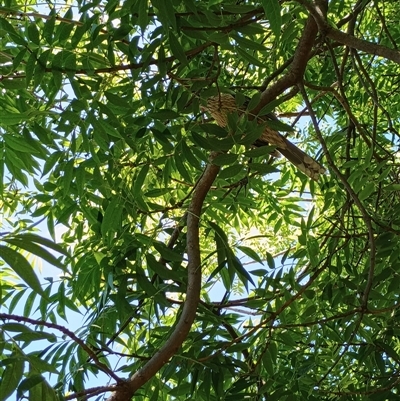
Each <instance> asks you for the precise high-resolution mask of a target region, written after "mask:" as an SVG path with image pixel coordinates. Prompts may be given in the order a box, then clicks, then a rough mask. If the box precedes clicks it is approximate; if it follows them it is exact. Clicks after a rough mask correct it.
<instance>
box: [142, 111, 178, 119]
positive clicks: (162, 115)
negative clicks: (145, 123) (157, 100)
mask: <svg viewBox="0 0 400 401" xmlns="http://www.w3.org/2000/svg"><path fill="white" fill-rule="evenodd" d="M148 116H149V117H152V118H155V119H157V120H169V119H171V120H174V119H175V118H178V117H179V113H177V112H176V111H174V110H168V109H162V110H158V111H153V112H151V113H149V114H148Z"/></svg>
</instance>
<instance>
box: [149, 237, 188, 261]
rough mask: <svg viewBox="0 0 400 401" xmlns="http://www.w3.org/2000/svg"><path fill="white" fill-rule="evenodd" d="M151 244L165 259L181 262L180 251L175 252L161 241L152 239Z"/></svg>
mask: <svg viewBox="0 0 400 401" xmlns="http://www.w3.org/2000/svg"><path fill="white" fill-rule="evenodd" d="M153 246H154V248H155V249H156V250H157V252H159V253H160V255H161V256H162V257H163V258H164V259H165V260H170V261H173V262H181V261H182V260H183V256H182V255H181V254H180V253H176V252H175V251H173V250H172V249H170V248H168V247H167V246H166V245H165V244H163V243H162V242H157V241H154V242H153Z"/></svg>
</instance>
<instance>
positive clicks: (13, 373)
mask: <svg viewBox="0 0 400 401" xmlns="http://www.w3.org/2000/svg"><path fill="white" fill-rule="evenodd" d="M7 362H8V363H7V365H6V367H5V369H4V371H3V374H2V376H1V380H0V401H5V400H6V399H7V398H9V397H10V395H11V394H13V392H14V391H15V390H16V388H17V387H18V383H19V382H20V381H21V379H22V375H23V373H24V361H23V359H22V358H19V357H15V356H13V357H11V358H9V359H7ZM3 363H4V361H3Z"/></svg>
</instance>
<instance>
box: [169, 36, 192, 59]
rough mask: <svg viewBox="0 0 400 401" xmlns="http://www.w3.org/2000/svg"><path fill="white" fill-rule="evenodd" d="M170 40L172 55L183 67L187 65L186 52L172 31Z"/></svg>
mask: <svg viewBox="0 0 400 401" xmlns="http://www.w3.org/2000/svg"><path fill="white" fill-rule="evenodd" d="M168 38H169V45H170V46H171V52H172V54H173V55H174V56H175V57H176V58H177V59H178V60H179V61H180V62H181V63H182V65H186V64H187V63H188V60H187V58H186V55H185V51H184V50H183V47H182V46H181V44H180V43H179V40H178V39H177V37H176V36H175V35H174V33H173V32H172V31H169V36H168Z"/></svg>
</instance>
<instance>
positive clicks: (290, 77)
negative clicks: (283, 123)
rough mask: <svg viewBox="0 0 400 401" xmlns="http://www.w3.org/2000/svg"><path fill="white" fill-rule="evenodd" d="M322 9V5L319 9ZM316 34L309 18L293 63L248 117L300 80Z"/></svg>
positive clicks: (315, 25) (263, 94)
mask: <svg viewBox="0 0 400 401" xmlns="http://www.w3.org/2000/svg"><path fill="white" fill-rule="evenodd" d="M323 8H324V7H323V4H322V6H321V9H323ZM317 33H318V26H317V24H316V22H315V20H314V18H313V16H309V18H308V20H307V23H306V26H305V28H304V31H303V34H302V35H301V38H300V41H299V44H298V45H297V48H296V51H295V53H294V56H293V62H292V63H291V65H290V67H289V69H288V71H287V73H286V74H285V75H284V76H283V77H282V78H280V79H278V80H277V81H276V82H275V83H274V84H273V85H271V86H270V87H268V88H267V89H266V90H265V91H264V92H263V93H262V94H261V99H260V102H259V104H258V105H257V106H256V107H255V108H254V109H253V110H251V111H250V116H256V115H257V114H258V113H259V112H260V110H261V109H262V108H263V107H264V106H265V105H267V104H268V103H270V102H271V101H272V100H274V99H276V98H277V97H278V96H279V95H281V94H282V93H283V92H284V91H286V90H287V89H288V88H290V87H292V86H294V85H296V84H297V83H298V82H300V81H301V80H302V78H303V75H304V71H305V69H306V67H307V63H308V60H309V58H310V56H311V52H312V49H313V46H314V43H315V39H316V36H317ZM253 118H254V117H253Z"/></svg>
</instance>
